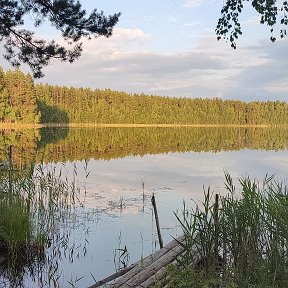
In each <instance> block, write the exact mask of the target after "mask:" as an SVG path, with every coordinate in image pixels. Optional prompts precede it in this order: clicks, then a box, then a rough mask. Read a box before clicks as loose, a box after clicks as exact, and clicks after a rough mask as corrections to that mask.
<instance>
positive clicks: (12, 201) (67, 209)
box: [0, 166, 83, 287]
mask: <svg viewBox="0 0 288 288" xmlns="http://www.w3.org/2000/svg"><path fill="white" fill-rule="evenodd" d="M60 174H61V172H58V173H57V172H56V170H55V169H53V168H52V169H50V168H49V167H45V168H44V166H39V167H37V168H36V169H35V170H33V169H32V170H31V169H29V171H22V172H21V174H20V173H18V172H15V171H13V169H11V171H10V172H9V175H8V177H4V178H2V179H1V181H0V215H1V217H0V243H1V244H0V271H1V273H0V274H1V277H0V284H1V283H2V282H4V283H5V285H8V286H9V287H18V286H20V287H21V285H22V284H23V279H24V278H25V277H24V276H25V273H26V274H27V273H30V277H32V278H34V279H38V280H37V281H38V284H37V285H39V286H40V287H41V286H45V285H46V286H47V285H48V286H49V287H59V283H58V282H57V281H58V279H59V275H61V271H58V268H57V267H58V262H59V258H60V257H61V252H60V249H61V248H63V247H64V249H62V250H63V251H64V253H65V251H66V250H67V251H69V249H70V251H69V253H67V254H68V255H69V256H67V257H72V256H73V252H71V249H73V251H74V247H72V248H71V246H69V229H68V230H65V229H64V228H65V227H67V226H69V224H70V223H69V221H68V219H70V221H71V219H72V218H71V217H70V216H71V215H72V214H73V213H75V209H76V206H75V203H76V201H77V197H78V194H79V189H78V188H77V187H76V185H75V182H73V181H72V182H69V181H68V179H65V180H61V179H60V176H61V175H60ZM71 226H73V225H71ZM72 246H73V245H72ZM65 247H66V248H67V249H66V250H65ZM82 248H83V247H82ZM63 251H62V253H63ZM71 255H72V256H71ZM34 268H35V269H34ZM36 274H37V277H35V276H36ZM1 281H2V282H1ZM0 286H1V285H0Z"/></svg>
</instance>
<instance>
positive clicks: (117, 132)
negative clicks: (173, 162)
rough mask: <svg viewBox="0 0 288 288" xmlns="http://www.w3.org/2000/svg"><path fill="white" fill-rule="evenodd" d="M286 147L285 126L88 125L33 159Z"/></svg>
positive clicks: (108, 157)
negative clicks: (112, 126)
mask: <svg viewBox="0 0 288 288" xmlns="http://www.w3.org/2000/svg"><path fill="white" fill-rule="evenodd" d="M287 147H288V129H285V128H217V127H213V128H203V127H201V128H200V127H199V128H88V129H83V128H82V129H70V130H69V133H68V135H67V137H66V138H63V139H61V140H60V141H58V142H57V143H51V144H49V143H48V144H47V145H45V147H42V149H40V150H39V151H38V154H37V158H36V159H37V161H40V159H44V161H45V162H51V161H53V162H58V161H73V160H82V159H89V158H94V159H105V160H109V159H113V158H123V157H126V156H137V155H140V156H143V155H145V154H159V153H169V152H191V151H193V152H208V151H212V152H220V151H233V150H240V149H244V148H247V149H264V150H281V149H287Z"/></svg>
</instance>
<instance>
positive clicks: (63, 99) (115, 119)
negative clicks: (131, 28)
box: [0, 68, 288, 126]
mask: <svg viewBox="0 0 288 288" xmlns="http://www.w3.org/2000/svg"><path fill="white" fill-rule="evenodd" d="M287 115H288V103H286V102H280V101H275V102H273V101H267V102H249V103H246V102H241V101H236V100H221V99H217V98H215V99H201V98H196V99H188V98H171V97H162V96H161V97H160V96H154V95H144V94H133V95H131V94H127V93H125V92H122V91H112V90H110V89H105V90H100V89H95V90H92V89H90V88H74V87H64V86H52V85H48V84H35V83H34V81H33V78H32V77H31V75H29V74H28V75H25V74H24V73H23V72H21V71H20V70H19V69H17V70H15V71H11V70H8V71H7V72H4V71H3V69H1V68H0V122H1V123H28V124H45V123H62V124H65V123H67V124H68V123H95V124H178V125H179V124H180V125H181V124H184V125H189V124H190V125H197V124H201V125H277V126H282V125H283V126H284V125H285V126H286V125H287V124H288V117H287Z"/></svg>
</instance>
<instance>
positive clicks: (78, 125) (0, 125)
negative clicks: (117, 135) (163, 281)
mask: <svg viewBox="0 0 288 288" xmlns="http://www.w3.org/2000/svg"><path fill="white" fill-rule="evenodd" d="M57 127H59V128H69V127H70V128H89V127H95V128H121V127H125V128H133V127H135V128H141V127H159V128H162V127H163V128H165V127H171V128H173V127H175V128H178V127H179V128H181V127H191V128H194V127H195V128H198V127H203V128H205V127H210V128H213V127H223V128H233V127H235V128H271V127H283V128H287V127H288V126H287V125H271V124H165V123H161V124H141V123H138V124H133V123H123V124H117V123H43V124H24V123H0V129H2V130H14V129H16V130H17V129H39V128H57Z"/></svg>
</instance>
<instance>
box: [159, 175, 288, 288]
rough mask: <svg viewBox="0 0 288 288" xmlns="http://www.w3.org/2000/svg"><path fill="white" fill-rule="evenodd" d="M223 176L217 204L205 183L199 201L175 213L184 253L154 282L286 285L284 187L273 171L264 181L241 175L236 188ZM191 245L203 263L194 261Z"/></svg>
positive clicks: (260, 287) (287, 202)
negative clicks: (180, 228) (216, 207)
mask: <svg viewBox="0 0 288 288" xmlns="http://www.w3.org/2000/svg"><path fill="white" fill-rule="evenodd" d="M225 178H226V183H225V186H226V190H227V192H228V193H227V194H226V195H224V196H220V197H219V209H215V203H214V199H213V193H211V191H210V189H208V190H207V191H205V199H204V201H203V203H202V204H201V205H196V208H193V209H192V210H188V209H187V208H186V207H184V210H183V215H182V216H176V217H177V219H178V221H179V223H180V224H181V227H182V229H183V232H184V235H185V244H184V245H183V246H184V249H185V253H184V255H183V257H182V258H181V259H179V262H178V264H177V265H172V266H170V267H168V269H167V276H166V278H165V279H164V280H163V281H162V282H159V283H158V284H157V285H156V286H155V287H163V286H164V285H166V286H165V287H183V288H184V287H187V288H189V287H193V288H200V287H202V288H203V287H205V288H206V287H207V288H209V287H229V288H230V287H231V288H232V287H233V288H236V287H239V288H242V287H244V288H246V287H247V288H248V287H249V288H250V287H254V288H268V287H279V288H280V287H281V288H282V287H288V268H287V267H288V189H287V187H286V186H285V185H284V184H283V183H281V182H278V181H276V180H274V179H273V177H266V178H265V179H264V181H263V183H262V184H259V182H258V181H256V180H251V179H250V178H249V177H245V178H241V179H239V183H238V184H239V185H238V186H239V189H238V188H237V187H236V186H234V183H233V181H232V178H231V176H230V175H229V174H228V173H225ZM192 247H194V248H195V247H196V248H197V251H198V252H199V254H200V255H201V263H200V262H197V263H193V260H192V259H194V258H193V255H192ZM193 251H195V249H194V250H193Z"/></svg>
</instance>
